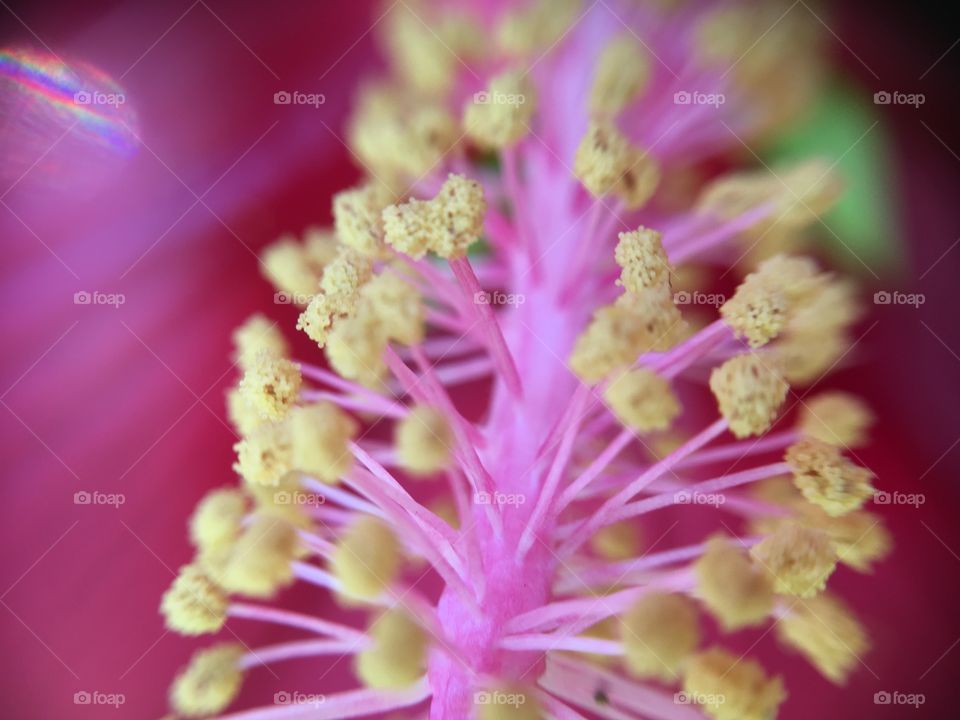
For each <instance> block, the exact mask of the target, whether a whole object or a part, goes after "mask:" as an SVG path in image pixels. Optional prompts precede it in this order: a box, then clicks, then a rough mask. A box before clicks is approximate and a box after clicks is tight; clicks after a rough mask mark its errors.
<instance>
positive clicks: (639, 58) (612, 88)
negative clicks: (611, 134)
mask: <svg viewBox="0 0 960 720" xmlns="http://www.w3.org/2000/svg"><path fill="white" fill-rule="evenodd" d="M649 81H650V58H649V56H648V54H647V51H646V50H645V49H644V47H643V45H641V44H640V41H639V40H637V38H636V37H634V36H633V35H631V34H629V33H624V34H622V35H619V36H618V37H616V38H614V39H613V40H612V41H610V42H609V43H608V44H607V45H606V46H605V47H604V48H603V50H602V51H601V53H600V58H599V60H598V61H597V70H596V75H595V76H594V80H593V87H592V88H591V89H590V111H591V112H592V113H594V114H595V115H608V116H609V115H616V114H617V113H619V112H620V111H621V110H623V109H624V108H625V107H626V106H627V105H629V104H630V103H631V102H632V101H633V100H634V99H636V98H637V97H639V96H640V94H641V93H643V91H644V90H646V88H647V83H648V82H649Z"/></svg>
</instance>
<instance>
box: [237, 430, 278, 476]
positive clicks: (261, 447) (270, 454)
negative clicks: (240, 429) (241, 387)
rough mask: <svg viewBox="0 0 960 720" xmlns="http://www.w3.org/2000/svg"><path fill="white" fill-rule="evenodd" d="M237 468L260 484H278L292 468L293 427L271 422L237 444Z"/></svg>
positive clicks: (242, 474) (240, 473) (238, 471)
mask: <svg viewBox="0 0 960 720" xmlns="http://www.w3.org/2000/svg"><path fill="white" fill-rule="evenodd" d="M233 449H234V450H235V451H236V453H237V461H236V462H235V463H234V464H233V469H234V470H235V471H236V472H237V473H238V474H239V475H241V476H243V478H244V480H246V481H247V482H250V483H254V484H257V485H276V484H277V482H279V480H280V478H281V477H282V476H283V475H286V474H287V473H288V472H289V471H290V470H291V469H292V465H291V462H292V457H291V453H292V447H291V444H290V429H289V427H287V425H285V424H284V423H267V424H266V425H261V426H260V427H258V428H257V429H256V430H255V431H253V432H252V433H250V434H249V435H247V436H246V437H245V438H243V439H242V440H241V441H240V442H238V443H236V444H235V445H234V446H233Z"/></svg>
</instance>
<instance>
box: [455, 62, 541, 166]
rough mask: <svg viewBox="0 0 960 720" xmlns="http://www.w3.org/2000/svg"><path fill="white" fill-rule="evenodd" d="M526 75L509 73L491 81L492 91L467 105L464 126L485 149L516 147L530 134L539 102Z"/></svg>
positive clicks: (474, 98) (477, 94) (519, 72)
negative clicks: (530, 125) (519, 141)
mask: <svg viewBox="0 0 960 720" xmlns="http://www.w3.org/2000/svg"><path fill="white" fill-rule="evenodd" d="M533 91H534V89H533V84H532V83H530V82H529V80H528V79H527V76H526V73H524V72H521V71H520V70H509V71H507V72H505V73H502V74H500V75H497V76H496V77H495V78H493V79H492V80H491V81H490V88H489V90H486V91H484V92H479V93H476V94H474V95H473V97H472V98H471V99H470V100H468V101H467V104H466V106H465V108H464V113H463V126H464V130H465V131H466V133H467V135H469V136H470V138H471V139H473V140H474V141H475V142H477V143H478V144H479V145H481V146H483V147H488V148H494V149H500V148H504V147H507V146H508V145H513V144H514V143H515V142H517V140H519V139H520V138H522V137H523V136H524V135H526V134H527V132H528V131H529V124H530V118H531V117H532V115H533V111H534V106H535V98H534V94H533Z"/></svg>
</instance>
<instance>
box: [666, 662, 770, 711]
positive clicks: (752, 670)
mask: <svg viewBox="0 0 960 720" xmlns="http://www.w3.org/2000/svg"><path fill="white" fill-rule="evenodd" d="M683 689H684V692H685V693H686V694H687V695H689V696H690V697H691V698H692V699H693V700H694V701H695V702H697V703H699V704H700V706H701V707H702V708H703V710H704V711H705V712H706V713H707V714H708V715H709V716H710V717H712V718H714V720H770V718H773V717H776V714H777V708H779V707H780V704H781V703H782V702H783V701H784V700H785V699H786V696H787V694H786V692H785V691H784V689H783V680H782V679H781V678H779V677H776V678H772V679H771V678H769V677H768V676H767V674H766V673H765V672H764V670H763V668H762V667H761V666H760V663H758V662H757V661H756V660H751V659H749V658H744V657H742V656H740V655H734V654H733V653H730V652H727V651H726V650H724V649H722V648H719V647H714V648H710V649H709V650H706V651H705V652H702V653H699V654H697V655H695V656H694V657H693V658H691V660H690V662H689V663H688V664H687V666H686V669H685V671H684V677H683Z"/></svg>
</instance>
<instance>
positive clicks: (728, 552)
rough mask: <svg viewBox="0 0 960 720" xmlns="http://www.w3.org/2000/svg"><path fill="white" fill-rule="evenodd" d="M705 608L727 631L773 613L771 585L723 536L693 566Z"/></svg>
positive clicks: (754, 622) (756, 622)
mask: <svg viewBox="0 0 960 720" xmlns="http://www.w3.org/2000/svg"><path fill="white" fill-rule="evenodd" d="M694 572H695V573H696V576H697V590H698V592H699V596H700V598H701V599H702V600H703V603H704V605H706V606H707V608H708V609H709V610H710V612H712V613H713V615H714V616H715V617H716V618H717V619H718V620H719V621H720V624H721V625H722V626H723V627H724V628H725V629H726V630H728V631H729V630H736V629H739V628H741V627H746V626H749V625H756V624H758V623H760V622H762V621H763V620H764V619H766V618H767V617H768V616H769V615H770V613H771V611H772V610H773V585H772V583H771V582H770V579H769V577H768V575H767V574H766V573H765V572H764V571H763V569H762V568H759V567H757V566H756V565H755V564H754V563H752V562H751V561H750V558H749V556H748V555H747V553H746V551H745V550H743V549H742V548H739V547H737V546H736V545H735V544H734V543H732V542H731V541H730V540H728V539H726V538H723V537H716V538H712V539H711V540H710V541H709V543H708V545H707V550H706V552H705V553H704V554H703V555H702V556H700V558H699V559H698V560H697V562H696V564H695V565H694Z"/></svg>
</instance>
